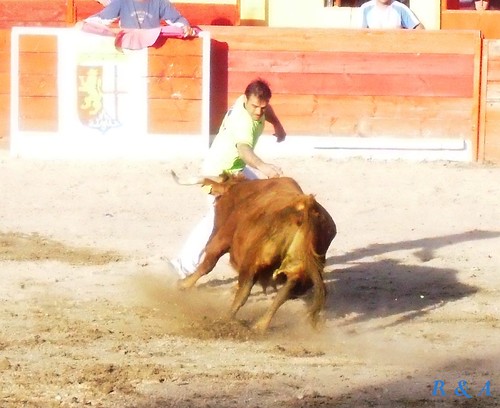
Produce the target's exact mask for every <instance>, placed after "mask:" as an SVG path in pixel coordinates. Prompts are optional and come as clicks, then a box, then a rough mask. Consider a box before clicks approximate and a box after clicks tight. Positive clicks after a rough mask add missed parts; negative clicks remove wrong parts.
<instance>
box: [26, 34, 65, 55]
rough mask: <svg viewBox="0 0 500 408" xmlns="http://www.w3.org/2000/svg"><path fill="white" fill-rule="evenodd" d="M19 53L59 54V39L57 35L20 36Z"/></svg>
mask: <svg viewBox="0 0 500 408" xmlns="http://www.w3.org/2000/svg"><path fill="white" fill-rule="evenodd" d="M19 52H20V53H23V52H37V53H38V52H49V53H54V54H57V37H56V36H55V35H34V34H21V35H19ZM56 58H57V57H56Z"/></svg>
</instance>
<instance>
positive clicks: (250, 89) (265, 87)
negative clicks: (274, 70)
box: [245, 78, 272, 101]
mask: <svg viewBox="0 0 500 408" xmlns="http://www.w3.org/2000/svg"><path fill="white" fill-rule="evenodd" d="M251 95H253V96H256V97H257V98H258V99H259V100H261V101H269V100H270V99H271V96H272V93H271V88H270V87H269V84H268V83H267V82H266V81H264V80H263V79H260V78H258V79H256V80H254V81H252V82H250V83H249V84H248V86H247V89H245V96H246V97H247V98H249V97H250V96H251Z"/></svg>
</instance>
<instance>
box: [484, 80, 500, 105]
mask: <svg viewBox="0 0 500 408" xmlns="http://www.w3.org/2000/svg"><path fill="white" fill-rule="evenodd" d="M486 103H487V104H488V106H496V105H498V104H499V103H500V81H488V83H487V87H486Z"/></svg>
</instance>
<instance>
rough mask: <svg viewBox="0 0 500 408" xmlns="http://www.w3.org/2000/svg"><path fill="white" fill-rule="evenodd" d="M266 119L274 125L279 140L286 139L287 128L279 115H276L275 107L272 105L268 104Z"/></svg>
mask: <svg viewBox="0 0 500 408" xmlns="http://www.w3.org/2000/svg"><path fill="white" fill-rule="evenodd" d="M266 121H267V122H269V123H270V124H271V125H273V126H274V135H275V136H276V139H277V141H278V142H282V141H283V140H285V137H286V131H285V128H284V127H283V125H282V124H281V122H280V120H279V119H278V116H277V115H276V112H274V109H273V107H272V106H271V105H267V108H266Z"/></svg>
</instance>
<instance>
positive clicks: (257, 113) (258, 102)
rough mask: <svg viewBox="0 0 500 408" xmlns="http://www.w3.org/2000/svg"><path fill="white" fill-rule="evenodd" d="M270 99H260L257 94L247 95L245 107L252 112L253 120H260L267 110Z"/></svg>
mask: <svg viewBox="0 0 500 408" xmlns="http://www.w3.org/2000/svg"><path fill="white" fill-rule="evenodd" d="M267 105H269V101H266V100H265V99H259V98H257V97H256V96H255V95H250V96H249V97H248V98H246V97H245V109H246V110H247V112H248V113H249V114H250V116H251V117H252V119H253V120H259V119H260V118H261V117H262V115H263V114H264V112H265V111H266V108H267Z"/></svg>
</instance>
